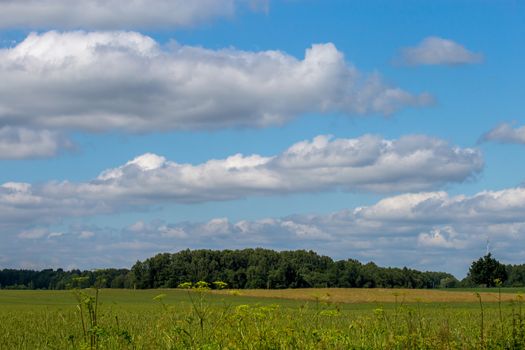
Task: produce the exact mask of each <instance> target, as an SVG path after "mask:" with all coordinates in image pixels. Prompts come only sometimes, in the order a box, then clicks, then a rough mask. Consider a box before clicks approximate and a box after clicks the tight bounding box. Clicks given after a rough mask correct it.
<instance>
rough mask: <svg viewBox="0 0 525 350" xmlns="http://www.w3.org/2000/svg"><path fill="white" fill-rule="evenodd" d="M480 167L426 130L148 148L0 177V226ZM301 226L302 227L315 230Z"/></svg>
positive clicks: (455, 176) (410, 180)
mask: <svg viewBox="0 0 525 350" xmlns="http://www.w3.org/2000/svg"><path fill="white" fill-rule="evenodd" d="M482 168H483V158H482V156H481V154H480V153H479V151H477V150H475V149H470V148H458V147H453V146H450V145H448V144H447V143H446V142H445V141H443V140H439V139H435V138H431V137H428V136H406V137H402V138H400V139H398V140H384V139H381V138H380V137H377V136H371V135H365V136H362V137H360V138H356V139H335V138H332V137H329V136H318V137H315V138H314V139H313V140H309V141H302V142H298V143H296V144H294V145H292V146H291V147H290V148H288V149H287V150H285V151H284V152H282V153H280V154H278V155H275V156H261V155H256V154H255V155H250V156H244V155H241V154H236V155H233V156H230V157H228V158H225V159H212V160H209V161H207V162H205V163H202V164H196V165H192V164H180V163H176V162H174V161H169V160H167V159H166V158H164V157H161V156H158V155H154V154H149V153H147V154H144V155H142V156H139V157H137V158H135V159H133V160H131V161H129V162H127V163H126V164H124V165H122V166H120V167H116V168H113V169H108V170H105V171H102V172H101V174H100V176H99V177H98V178H96V179H93V180H92V181H89V182H80V183H73V182H69V181H62V182H48V183H41V184H36V185H32V184H28V183H16V182H8V183H4V184H2V185H0V227H3V228H6V227H14V226H16V227H20V225H22V227H25V225H32V224H35V223H38V224H51V223H55V222H57V221H58V220H61V219H64V218H68V217H79V216H92V215H98V214H110V213H115V212H122V211H129V210H137V209H139V210H144V209H145V210H147V209H148V208H149V207H151V206H158V205H162V204H166V203H198V202H209V201H222V200H236V199H241V198H245V197H248V196H270V195H284V194H294V193H310V192H320V191H338V190H342V191H349V192H363V191H364V192H368V191H372V192H380V193H385V192H386V193H388V192H400V191H420V190H427V189H434V188H436V187H441V186H444V185H446V184H448V183H453V182H462V181H465V180H468V179H469V178H471V177H473V176H475V175H476V174H477V173H478V172H479V171H481V169H482ZM410 196H415V197H417V196H418V195H410ZM417 200H418V199H417V198H416V199H414V201H417ZM387 204H388V202H387V200H385V202H382V205H387ZM379 209H380V207H378V208H377V209H376V210H379ZM363 210H364V209H363ZM404 215H408V214H406V213H405V214H404ZM212 224H213V225H212ZM212 224H210V227H208V229H207V230H208V231H210V232H212V233H213V232H218V231H220V230H223V231H224V230H226V227H225V225H226V223H224V222H215V223H212ZM145 229H147V227H146V226H145V224H144V223H141V222H137V223H135V224H134V225H133V226H131V227H129V231H132V232H137V231H141V230H145ZM307 231H308V230H306V229H305V230H303V231H302V232H303V233H302V234H303V235H315V234H321V233H315V232H309V233H308V232H307ZM296 232H297V233H298V234H299V231H298V230H296ZM165 233H166V234H167V235H180V236H182V235H183V233H182V232H179V233H177V232H175V231H173V232H172V231H166V232H165Z"/></svg>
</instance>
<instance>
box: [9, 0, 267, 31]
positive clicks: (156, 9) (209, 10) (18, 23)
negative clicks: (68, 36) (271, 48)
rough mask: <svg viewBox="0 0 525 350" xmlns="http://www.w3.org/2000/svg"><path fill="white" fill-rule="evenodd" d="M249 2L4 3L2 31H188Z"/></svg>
mask: <svg viewBox="0 0 525 350" xmlns="http://www.w3.org/2000/svg"><path fill="white" fill-rule="evenodd" d="M249 2H250V1H248V0H191V1H187V0H134V1H123V0H104V1H99V0H82V1H70V0H2V1H0V27H3V28H37V29H46V28H59V29H79V28H84V29H128V28H144V29H145V28H173V27H186V26H192V25H196V24H199V23H202V22H205V21H208V20H211V19H213V18H217V17H231V16H233V15H234V14H235V11H236V8H237V7H239V5H241V4H243V3H249ZM253 2H254V1H252V3H253ZM257 2H258V3H261V6H263V5H264V3H266V1H261V0H258V1H257ZM263 8H264V7H263Z"/></svg>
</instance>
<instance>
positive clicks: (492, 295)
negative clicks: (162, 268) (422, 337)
mask: <svg viewBox="0 0 525 350" xmlns="http://www.w3.org/2000/svg"><path fill="white" fill-rule="evenodd" d="M474 291H477V292H478V293H479V294H480V296H481V298H482V300H483V301H485V302H496V301H498V300H499V299H500V295H499V293H498V291H497V289H495V288H493V289H491V292H484V291H483V289H481V288H480V289H476V290H473V291H468V290H467V289H463V290H461V291H450V290H446V291H445V290H430V289H395V290H394V289H384V288H375V289H366V288H359V289H351V288H316V289H274V290H264V289H252V290H233V291H232V290H225V291H219V292H217V293H220V294H234V295H240V296H249V297H255V298H278V299H292V300H305V301H306V300H310V301H314V300H316V299H318V298H321V299H325V300H330V301H331V302H335V303H395V302H398V303H403V302H405V303H415V302H420V303H435V302H438V303H472V302H474V303H477V302H478V298H477V296H476V294H474ZM501 292H502V293H501V300H502V301H510V300H515V299H516V295H517V294H524V293H525V288H521V289H519V288H513V289H512V291H507V292H505V289H504V288H502V291H501Z"/></svg>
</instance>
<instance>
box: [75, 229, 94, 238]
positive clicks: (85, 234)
mask: <svg viewBox="0 0 525 350" xmlns="http://www.w3.org/2000/svg"><path fill="white" fill-rule="evenodd" d="M93 236H95V233H94V232H92V231H82V232H80V233H79V235H78V237H79V238H80V239H89V238H92V237H93Z"/></svg>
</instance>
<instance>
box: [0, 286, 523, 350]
mask: <svg viewBox="0 0 525 350" xmlns="http://www.w3.org/2000/svg"><path fill="white" fill-rule="evenodd" d="M505 292H508V293H505ZM519 293H520V290H511V291H507V290H503V291H502V293H501V294H499V293H498V291H497V290H493V291H491V293H483V292H480V293H479V294H478V295H476V293H475V291H467V290H463V291H461V292H451V291H423V290H419V291H418V290H392V289H386V290H385V289H359V290H357V289H303V290H283V291H260V290H256V291H245V290H243V291H231V290H223V291H213V292H211V291H204V290H201V291H199V290H191V291H185V290H137V291H133V290H109V289H105V290H100V291H99V292H98V301H97V300H96V294H97V293H96V291H94V290H83V291H76V292H74V291H7V290H2V291H0V349H91V348H93V349H94V348H98V349H484V348H485V349H523V348H525V320H524V319H523V318H524V314H523V311H522V302H523V301H522V298H521V296H520V294H519ZM480 299H481V303H480Z"/></svg>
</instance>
